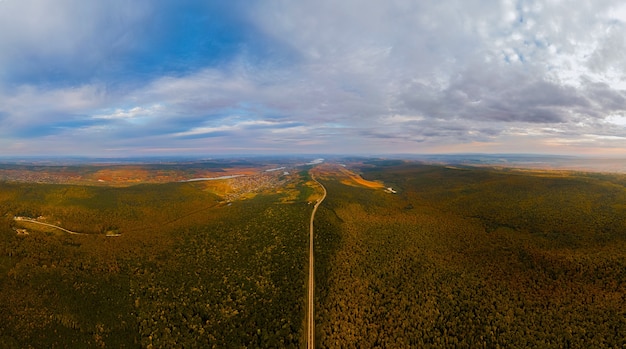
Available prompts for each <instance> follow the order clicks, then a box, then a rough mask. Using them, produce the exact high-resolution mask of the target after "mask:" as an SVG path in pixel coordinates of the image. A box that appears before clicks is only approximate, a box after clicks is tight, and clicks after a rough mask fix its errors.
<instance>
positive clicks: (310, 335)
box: [307, 175, 326, 349]
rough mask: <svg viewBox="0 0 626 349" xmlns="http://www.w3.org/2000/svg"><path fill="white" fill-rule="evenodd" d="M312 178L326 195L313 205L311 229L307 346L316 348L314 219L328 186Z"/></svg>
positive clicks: (311, 348) (310, 348)
mask: <svg viewBox="0 0 626 349" xmlns="http://www.w3.org/2000/svg"><path fill="white" fill-rule="evenodd" d="M311 178H313V180H314V181H315V182H316V183H317V184H319V186H320V187H322V189H323V190H324V195H323V196H322V198H321V199H320V200H318V201H317V203H315V207H313V212H312V213H311V224H310V229H309V230H310V231H309V299H308V312H307V313H308V314H307V348H309V349H313V348H315V319H314V317H313V313H314V312H313V310H314V302H313V299H314V297H313V295H314V291H315V283H314V282H313V281H314V278H313V271H314V262H313V221H314V220H315V212H317V208H318V207H319V206H320V204H321V203H322V201H324V199H325V198H326V188H325V187H324V186H323V185H322V183H320V182H318V181H317V179H315V177H313V176H312V175H311Z"/></svg>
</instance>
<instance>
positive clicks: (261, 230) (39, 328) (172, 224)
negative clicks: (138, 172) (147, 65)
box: [0, 177, 311, 348]
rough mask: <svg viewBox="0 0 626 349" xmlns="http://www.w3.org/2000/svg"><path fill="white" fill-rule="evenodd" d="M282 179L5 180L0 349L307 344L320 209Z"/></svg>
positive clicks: (0, 191) (0, 210) (0, 204)
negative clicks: (245, 188) (263, 186)
mask: <svg viewBox="0 0 626 349" xmlns="http://www.w3.org/2000/svg"><path fill="white" fill-rule="evenodd" d="M281 183H282V188H281V191H282V192H283V193H282V194H277V193H275V192H274V191H275V190H269V191H268V190H265V191H263V192H258V193H256V195H247V196H246V198H245V199H240V200H237V201H231V202H227V201H224V198H223V197H220V196H219V195H217V194H215V193H214V192H213V191H211V190H209V189H212V188H213V187H215V186H216V185H215V184H214V182H211V183H208V182H207V183H202V182H195V183H169V184H141V185H136V186H128V187H121V188H119V187H102V186H78V185H61V184H41V183H39V184H37V183H9V182H4V183H0V217H1V219H0V313H1V314H2V315H0V320H1V321H0V347H2V348H104V347H113V348H169V347H187V348H210V347H215V348H225V347H287V348H289V347H299V346H300V343H301V341H302V339H301V337H302V336H303V332H302V331H303V324H302V321H303V319H304V316H305V314H304V306H305V304H304V301H305V295H306V284H305V278H306V268H305V267H306V265H307V264H306V262H307V258H308V257H307V243H308V219H309V215H310V211H311V208H310V206H309V205H308V204H307V202H306V201H304V200H301V201H296V200H293V198H292V197H293V196H294V195H293V194H291V193H290V192H289V190H286V189H289V187H293V188H295V187H296V185H298V186H300V187H301V186H303V184H302V183H300V182H299V180H298V179H297V177H293V178H292V179H291V180H285V181H283V182H281ZM292 190H295V189H292ZM249 194H253V193H249ZM286 196H289V198H290V200H289V202H288V203H285V200H283V199H284V198H285V197H286ZM15 216H18V217H31V218H33V219H34V220H37V221H42V222H48V223H51V224H54V225H58V226H62V227H63V228H65V229H68V230H70V231H75V232H79V233H80V235H72V234H68V233H65V232H63V231H59V230H58V229H54V228H50V227H48V226H40V225H37V224H33V223H30V222H23V221H19V220H18V221H15V220H14V219H13V217H15ZM24 230H26V233H24ZM112 231H113V232H115V233H116V235H115V236H107V233H108V232H112ZM20 232H21V233H20ZM109 235H110V234H109Z"/></svg>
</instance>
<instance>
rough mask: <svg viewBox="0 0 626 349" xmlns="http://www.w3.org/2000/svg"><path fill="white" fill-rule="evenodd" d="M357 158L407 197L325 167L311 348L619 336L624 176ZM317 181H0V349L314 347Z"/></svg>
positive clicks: (625, 329) (598, 342)
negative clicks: (234, 187) (228, 186)
mask: <svg viewBox="0 0 626 349" xmlns="http://www.w3.org/2000/svg"><path fill="white" fill-rule="evenodd" d="M348 166H349V168H351V169H353V170H355V171H357V172H358V173H359V174H361V175H362V176H363V178H364V179H366V180H376V181H381V182H382V183H384V184H385V186H387V187H393V188H394V189H395V190H396V191H397V194H391V193H386V192H385V191H383V190H382V189H370V188H365V187H361V186H358V185H346V184H344V183H345V180H344V179H345V178H339V177H337V176H338V175H337V176H334V175H333V174H332V173H330V172H329V173H326V174H325V175H316V179H318V180H319V181H320V182H321V183H322V184H323V185H324V186H325V187H326V189H327V197H326V199H325V201H324V202H323V204H322V205H321V206H320V208H319V210H318V212H317V215H316V220H315V227H316V231H315V254H316V257H315V261H316V265H315V280H316V298H315V309H316V313H315V314H316V333H317V336H316V337H317V340H316V344H317V345H318V346H320V347H323V348H336V347H355V348H368V347H417V348H428V347H433V348H450V347H459V348H481V347H484V348H496V347H524V348H533V347H536V348H546V347H548V348H568V347H570V348H591V347H594V348H601V347H607V348H622V347H623V346H624V345H626V339H625V338H626V296H625V295H626V187H625V185H626V177H624V176H621V175H611V174H592V173H575V172H554V171H552V172H550V171H533V172H530V171H519V170H495V169H488V168H470V167H467V168H448V167H445V166H430V165H422V164H417V163H405V162H402V161H366V162H360V163H354V164H348ZM309 179H310V176H309V174H308V173H307V172H303V173H300V174H299V175H295V176H294V177H292V178H291V179H289V180H287V179H285V181H284V182H280V183H282V184H281V185H282V187H279V188H274V189H271V188H270V189H265V190H264V191H262V192H258V193H256V195H252V196H245V197H246V198H247V199H245V200H243V199H238V200H233V201H227V200H225V199H224V197H222V196H221V195H222V194H220V193H218V192H214V191H212V190H211V187H210V186H208V185H207V184H203V183H199V182H196V183H167V184H139V185H134V186H126V187H107V186H102V185H100V186H84V185H62V184H35V183H15V182H0V348H28V347H32V348H102V347H108V348H150V347H151V348H168V347H185V348H207V347H209V348H210V347H216V348H224V347H235V348H238V347H294V348H301V347H303V346H304V344H305V343H303V341H304V338H305V336H304V330H305V327H304V325H305V322H304V319H305V309H306V303H305V300H306V295H307V290H306V284H307V283H306V278H307V266H308V233H309V231H308V227H309V219H310V214H311V210H312V208H313V206H312V205H310V204H309V203H308V202H309V201H310V199H309V197H310V195H312V194H313V193H314V192H315V190H314V189H313V188H312V187H311V186H309V185H306V184H305V182H306V181H307V180H309ZM342 180H344V181H343V182H344V183H342ZM216 187H217V186H216ZM286 188H288V189H286ZM294 190H295V191H296V192H294ZM15 216H20V217H30V218H34V219H37V218H39V219H40V220H42V221H45V222H48V223H50V224H55V225H58V226H61V227H63V228H65V229H68V230H71V231H75V232H80V233H83V234H84V235H70V234H63V233H60V231H59V230H57V229H54V228H49V227H42V226H38V225H37V224H34V223H24V222H19V221H15V220H14V219H13V218H14V217H15ZM16 229H26V230H27V231H28V234H27V235H26V234H18V233H17V231H16ZM111 232H115V233H116V234H120V236H106V235H107V233H111Z"/></svg>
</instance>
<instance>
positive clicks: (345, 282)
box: [316, 162, 626, 348]
mask: <svg viewBox="0 0 626 349" xmlns="http://www.w3.org/2000/svg"><path fill="white" fill-rule="evenodd" d="M376 165H377V166H363V167H361V168H360V170H361V171H362V173H363V176H364V178H366V179H370V180H379V181H383V182H384V183H386V184H388V185H390V186H393V188H395V190H396V191H397V194H390V193H385V192H383V191H380V190H379V191H375V190H368V189H365V188H360V187H357V186H350V185H345V184H342V183H341V182H340V181H338V180H337V178H335V177H333V176H332V175H329V176H326V178H322V179H321V181H322V183H323V184H324V185H325V186H326V188H327V190H328V193H329V194H328V196H327V198H326V201H325V202H324V205H323V206H322V207H321V208H320V211H319V213H318V215H319V218H318V219H319V220H320V223H319V224H320V230H318V231H316V233H317V236H316V239H317V240H316V241H319V242H320V244H319V245H318V246H317V249H318V250H317V251H316V253H317V254H318V255H319V257H318V261H319V264H318V265H317V268H318V271H316V273H319V274H320V275H323V276H324V278H325V279H324V280H322V281H320V282H319V283H318V284H317V287H318V295H319V299H318V303H317V335H318V343H319V344H320V346H321V347H328V348H336V347H354V348H364V347H419V348H428V347H444V348H449V347H459V348H481V347H483V348H497V347H516V348H520V347H523V348H533V347H535V348H546V347H553V348H591V347H593V348H600V347H608V348H622V347H623V346H624V345H626V221H625V220H624V217H626V205H625V203H626V188H625V187H624V184H625V182H624V178H623V177H620V176H617V175H615V176H614V175H598V174H582V173H578V174H577V173H556V172H534V173H525V172H520V171H502V170H492V169H477V168H465V169H462V168H446V167H442V166H426V165H415V164H402V163H397V162H392V163H388V164H382V165H384V166H381V164H376ZM322 226H323V227H324V229H322V228H321V227H322ZM318 280H319V279H318Z"/></svg>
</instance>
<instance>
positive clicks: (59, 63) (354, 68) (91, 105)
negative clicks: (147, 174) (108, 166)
mask: <svg viewBox="0 0 626 349" xmlns="http://www.w3.org/2000/svg"><path fill="white" fill-rule="evenodd" d="M323 153H338V154H391V153H394V154H397V153H403V154H411V153H416V154H420V153H548V154H583V155H607V156H609V155H610V156H626V4H624V3H623V2H621V1H603V0H597V1H565V0H550V1H548V0H546V1H493V0H492V1H483V0H456V1H452V0H437V1H421V0H419V1H418V0H384V1H381V0H341V1H334V0H332V1H331V0H298V1H293V0H229V1H221V0H219V1H218V0H209V1H201V0H198V1H191V0H133V1H128V0H106V1H84V0H0V156H39V155H42V156H43V155H45V156H55V155H58V156H68V155H71V156H97V157H103V156H104V157H128V156H176V155H185V156H189V155H212V154H222V155H224V154H251V155H253V154H323Z"/></svg>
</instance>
